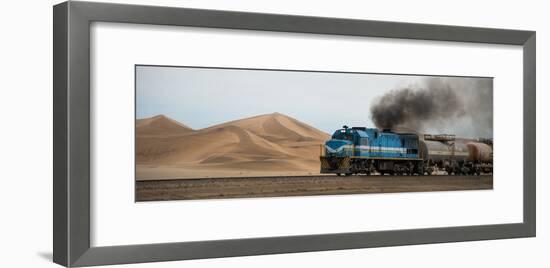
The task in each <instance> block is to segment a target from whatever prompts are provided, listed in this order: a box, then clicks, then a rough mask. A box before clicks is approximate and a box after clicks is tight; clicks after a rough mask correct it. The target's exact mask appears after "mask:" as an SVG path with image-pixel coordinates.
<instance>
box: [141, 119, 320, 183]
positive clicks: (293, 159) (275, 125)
mask: <svg viewBox="0 0 550 268" xmlns="http://www.w3.org/2000/svg"><path fill="white" fill-rule="evenodd" d="M328 138H329V135H328V134H326V133H324V132H322V131H320V130H318V129H315V128H313V127H311V126H309V125H307V124H305V123H302V122H300V121H298V120H296V119H293V118H291V117H288V116H286V115H283V114H280V113H273V114H266V115H260V116H255V117H250V118H245V119H241V120H235V121H231V122H227V123H223V124H219V125H215V126H211V127H208V128H205V129H200V130H193V129H191V128H189V127H187V126H185V125H183V124H181V123H179V122H177V121H175V120H172V119H170V118H168V117H166V116H162V115H161V116H156V117H152V118H147V119H140V120H138V121H137V123H136V164H137V172H136V174H137V178H138V179H140V180H141V179H168V178H195V177H235V176H251V175H254V176H258V175H266V176H274V175H277V174H281V175H288V174H309V173H312V174H316V173H318V172H319V159H318V157H319V152H320V145H321V144H322V143H323V142H324V141H325V140H327V139H328Z"/></svg>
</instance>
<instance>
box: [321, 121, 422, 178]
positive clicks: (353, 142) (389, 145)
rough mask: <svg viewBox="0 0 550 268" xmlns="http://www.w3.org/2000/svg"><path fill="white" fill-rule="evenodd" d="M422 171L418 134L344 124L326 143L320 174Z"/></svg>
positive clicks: (417, 172)
mask: <svg viewBox="0 0 550 268" xmlns="http://www.w3.org/2000/svg"><path fill="white" fill-rule="evenodd" d="M375 171H376V172H378V173H380V174H382V175H383V174H385V173H388V174H403V175H405V174H415V173H416V174H423V173H424V166H423V159H421V158H420V154H419V140H418V135H416V134H408V133H394V132H391V131H389V130H379V129H376V128H365V127H352V128H349V127H347V126H344V127H343V128H342V129H338V130H336V131H335V132H334V134H333V135H332V138H331V139H330V140H328V141H327V142H325V144H324V150H323V154H322V156H321V173H333V174H334V173H336V174H338V175H351V174H358V173H363V174H371V173H373V172H375Z"/></svg>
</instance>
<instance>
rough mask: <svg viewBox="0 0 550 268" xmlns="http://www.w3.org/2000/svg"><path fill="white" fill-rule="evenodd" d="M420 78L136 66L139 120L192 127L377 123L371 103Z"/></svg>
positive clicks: (328, 127)
mask: <svg viewBox="0 0 550 268" xmlns="http://www.w3.org/2000/svg"><path fill="white" fill-rule="evenodd" d="M419 83H422V78H421V77H418V76H398V75H374V74H346V73H315V72H291V71H262V70H235V69H203V68H181V67H161V66H158V67H157V66H155V67H152V66H137V68H136V104H137V107H136V113H137V118H145V117H150V116H154V115H158V114H164V115H166V116H168V117H171V118H173V119H175V120H177V121H179V122H181V123H184V124H186V125H188V126H190V127H192V128H194V129H201V128H204V127H208V126H211V125H215V124H219V123H223V122H227V121H230V120H235V119H242V118H246V117H251V116H255V115H260V114H268V113H273V112H279V113H283V114H286V115H288V116H291V117H293V118H296V119H298V120H300V121H302V122H304V123H306V124H309V125H311V126H313V127H316V128H318V129H320V130H323V131H325V132H327V133H332V132H333V131H334V130H335V129H337V128H340V127H341V126H342V125H344V124H346V125H350V126H368V127H373V123H372V121H371V119H370V113H369V107H370V103H371V102H372V101H373V100H374V99H375V98H376V97H379V96H382V95H383V94H384V93H386V92H388V91H390V90H391V89H394V88H397V87H402V86H407V85H410V84H419Z"/></svg>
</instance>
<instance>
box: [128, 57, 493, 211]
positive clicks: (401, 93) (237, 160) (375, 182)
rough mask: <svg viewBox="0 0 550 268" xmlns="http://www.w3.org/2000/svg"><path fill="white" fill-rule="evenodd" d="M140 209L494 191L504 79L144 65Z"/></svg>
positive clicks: (138, 72)
mask: <svg viewBox="0 0 550 268" xmlns="http://www.w3.org/2000/svg"><path fill="white" fill-rule="evenodd" d="M135 118H136V121H135V178H136V181H135V200H136V201H157V200H192V199H218V198H247V197H283V196H311V195H334V194H337V195H338V194H370V193H395V192H423V191H450V190H490V189H493V176H492V174H493V78H492V77H464V76H439V75H438V76H434V75H419V74H383V73H357V72H354V73H352V72H337V71H310V70H279V69H272V70H271V69H244V68H221V67H194V66H161V65H136V66H135Z"/></svg>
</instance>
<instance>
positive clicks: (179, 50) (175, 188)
mask: <svg viewBox="0 0 550 268" xmlns="http://www.w3.org/2000/svg"><path fill="white" fill-rule="evenodd" d="M535 44H536V41H535V32H532V31H520V30H503V29H487V28H472V27H459V26H442V25H426V24H410V23H396V22H381V21H364V20H349V19H336V18H319V17H304V16H290V15H273V14H258V13H245V12H229V11H213V10H197V9H185V8H169V7H154V6H135V5H120V4H103V3H87V2H72V1H70V2H65V3H62V4H59V5H56V6H54V261H55V262H56V263H59V264H61V265H65V266H89V265H101V264H118V263H135V262H152V261H168V260H185V259H197V258H215V257H227V256H245V255H259V254H275V253H287V252H306V251H319V250H334V249H351V248H365V247H380V246H394V245H410V244H424V243H441V242H455V241H471V240H485V239H502V238H518V237H532V236H535V148H536V144H535V116H536V115H535V79H536V78H535ZM220 223H223V224H220ZM137 233H139V235H136V234H137Z"/></svg>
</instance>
